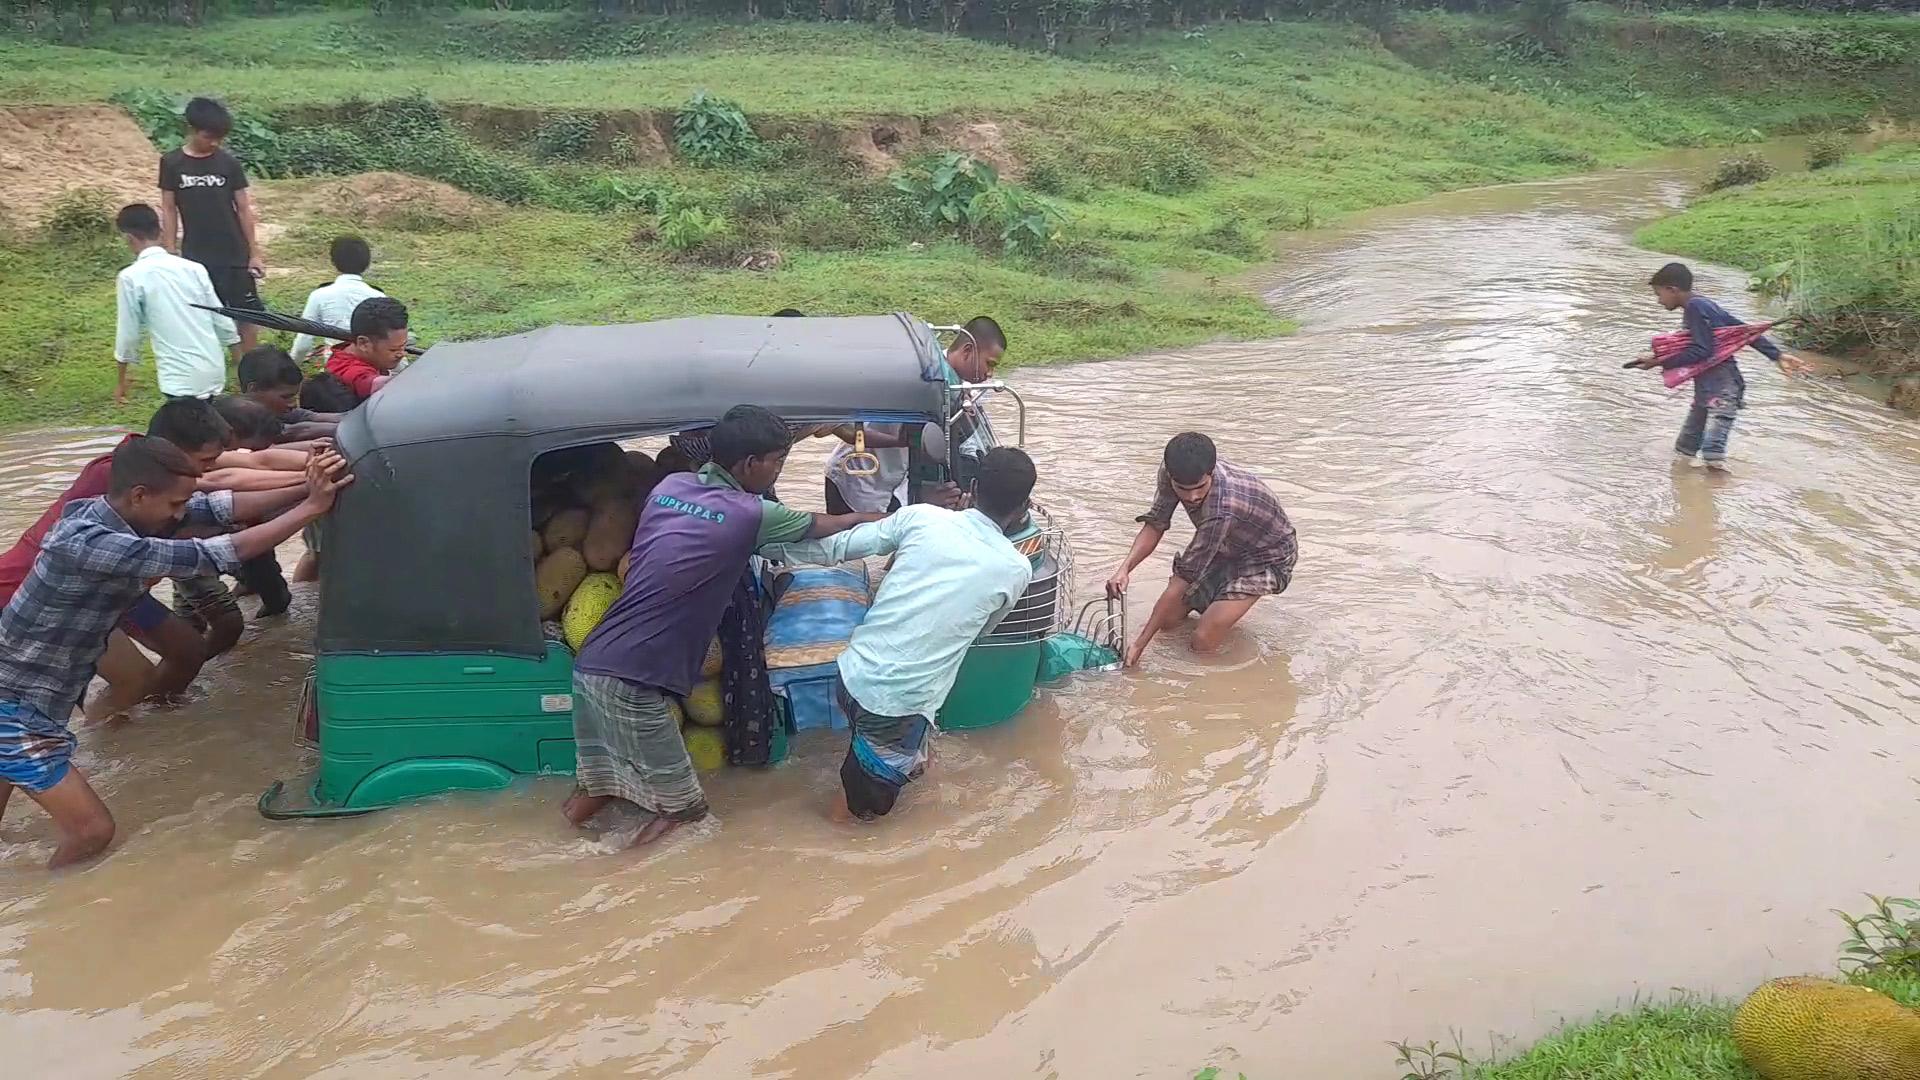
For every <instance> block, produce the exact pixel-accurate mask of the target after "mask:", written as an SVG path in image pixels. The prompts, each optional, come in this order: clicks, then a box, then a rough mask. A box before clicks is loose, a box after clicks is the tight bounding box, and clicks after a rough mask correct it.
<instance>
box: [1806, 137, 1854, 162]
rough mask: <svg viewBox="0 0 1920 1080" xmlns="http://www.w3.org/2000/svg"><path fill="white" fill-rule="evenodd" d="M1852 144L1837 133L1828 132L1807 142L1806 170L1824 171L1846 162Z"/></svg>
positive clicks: (1850, 152)
mask: <svg viewBox="0 0 1920 1080" xmlns="http://www.w3.org/2000/svg"><path fill="white" fill-rule="evenodd" d="M1852 153H1853V143H1852V141H1850V140H1849V139H1848V138H1847V137H1846V136H1845V135H1842V134H1840V133H1839V132H1834V131H1828V132H1822V133H1821V134H1818V135H1815V136H1813V137H1811V138H1809V139H1808V140H1807V168H1809V169H1825V168H1829V167H1831V166H1834V165H1838V164H1840V163H1841V162H1843V161H1845V160H1847V158H1848V157H1849V156H1850V155H1851V154H1852Z"/></svg>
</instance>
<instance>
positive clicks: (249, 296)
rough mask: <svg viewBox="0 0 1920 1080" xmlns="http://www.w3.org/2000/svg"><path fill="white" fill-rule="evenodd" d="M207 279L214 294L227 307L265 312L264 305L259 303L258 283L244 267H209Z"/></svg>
mask: <svg viewBox="0 0 1920 1080" xmlns="http://www.w3.org/2000/svg"><path fill="white" fill-rule="evenodd" d="M207 278H208V279H209V280H210V281H212V282H213V291H214V294H215V295H217V296H219V297H220V302H221V303H222V304H225V305H226V306H227V307H233V308H246V309H248V310H250V311H264V310H266V305H265V304H262V303H261V302H260V285H259V282H258V281H256V280H255V279H254V276H253V273H252V272H251V271H249V270H248V269H247V268H246V267H244V266H209V267H207Z"/></svg>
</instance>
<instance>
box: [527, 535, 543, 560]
mask: <svg viewBox="0 0 1920 1080" xmlns="http://www.w3.org/2000/svg"><path fill="white" fill-rule="evenodd" d="M527 550H528V551H531V552H532V553H533V561H534V562H539V561H540V556H542V555H545V554H546V553H547V542H546V541H545V540H542V539H541V538H540V530H539V529H535V530H533V539H531V540H529V541H527Z"/></svg>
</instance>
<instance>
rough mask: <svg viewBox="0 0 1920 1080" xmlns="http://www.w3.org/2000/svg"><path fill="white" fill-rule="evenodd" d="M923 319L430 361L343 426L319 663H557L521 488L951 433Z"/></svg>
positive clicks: (700, 321)
mask: <svg viewBox="0 0 1920 1080" xmlns="http://www.w3.org/2000/svg"><path fill="white" fill-rule="evenodd" d="M945 374H946V373H945V366H944V354H943V352H942V350H941V348H940V345H939V342H938V341H937V340H936V339H935V337H934V335H933V331H932V330H931V329H930V328H929V327H928V326H927V324H926V323H924V322H922V321H920V320H918V319H915V318H913V317H912V316H909V315H874V316H855V317H846V318H837V317H835V318H799V319H796V318H785V319H781V318H757V317H747V316H707V317H700V318H687V319H669V320H666V321H662V322H655V323H640V324H632V325H624V326H553V327H549V328H547V329H545V330H536V331H533V332H531V333H526V334H515V335H513V336H511V337H503V338H495V339H492V340H487V341H472V342H450V343H446V344H441V345H436V346H434V347H433V348H431V349H429V350H427V353H426V354H425V355H424V356H422V357H420V358H419V359H418V360H416V361H415V362H414V363H413V364H412V365H411V366H410V367H409V368H408V369H407V370H406V371H404V372H402V373H400V374H399V375H398V376H396V377H395V378H394V379H393V380H392V381H391V382H389V383H388V384H387V385H386V386H385V387H383V388H382V389H381V390H380V391H379V393H377V394H375V395H374V397H373V398H372V399H371V400H369V401H368V402H367V403H366V404H365V405H363V406H361V407H360V408H358V409H355V410H354V411H353V412H352V413H350V414H349V415H348V416H347V418H346V419H345V420H344V421H342V422H341V425H340V429H339V432H338V436H337V438H338V442H339V444H340V448H341V450H342V451H343V452H344V453H345V454H346V456H347V458H348V460H349V461H350V462H351V463H352V465H353V472H354V484H353V486H352V487H351V488H348V489H347V490H346V491H345V492H343V493H342V495H341V498H340V500H339V503H338V504H337V505H336V507H335V508H334V512H333V513H332V514H331V515H330V516H329V517H328V518H326V519H323V521H322V523H321V529H320V535H321V540H322V559H323V572H322V575H321V616H320V625H319V647H320V649H321V651H323V652H387V651H392V652H502V653H509V654H515V655H523V656H537V655H540V654H542V653H543V652H544V651H545V648H546V646H545V642H544V640H543V639H542V637H541V634H540V624H539V615H538V608H537V603H536V600H535V597H534V594H533V590H532V587H531V584H530V582H531V573H532V570H531V555H530V552H529V529H530V518H529V507H528V490H527V482H528V477H529V473H530V470H531V468H532V464H533V461H534V459H535V458H537V457H539V456H540V455H541V454H544V453H546V452H548V451H550V450H555V449H559V448H561V447H566V446H576V445H581V444H584V443H590V442H599V441H604V440H610V439H623V438H630V437H636V436H644V435H657V434H663V433H667V432H673V431H682V430H686V429H689V428H696V427H705V426H708V425H710V424H712V423H714V422H716V421H717V420H718V419H719V418H720V417H721V415H723V414H724V413H725V412H726V411H727V410H728V409H730V408H732V407H733V406H735V405H740V404H752V405H761V406H764V407H766V408H769V409H772V410H773V411H774V412H776V413H778V414H780V415H781V416H782V417H783V418H785V419H787V420H790V421H820V422H824V421H832V420H845V419H868V420H876V421H884V420H895V421H904V420H915V419H923V420H928V421H941V420H944V419H945V417H946V415H947V408H948V394H947V386H946V378H945Z"/></svg>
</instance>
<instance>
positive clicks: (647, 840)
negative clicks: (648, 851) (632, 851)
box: [627, 817, 685, 848]
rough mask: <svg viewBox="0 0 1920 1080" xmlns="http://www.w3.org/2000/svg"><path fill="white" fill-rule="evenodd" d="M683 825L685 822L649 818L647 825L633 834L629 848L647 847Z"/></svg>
mask: <svg viewBox="0 0 1920 1080" xmlns="http://www.w3.org/2000/svg"><path fill="white" fill-rule="evenodd" d="M683 824H685V822H681V821H675V820H673V819H672V818H663V817H656V818H649V819H648V820H647V823H646V824H645V825H642V826H640V831H639V832H637V833H634V834H633V842H632V843H631V844H628V845H627V846H628V847H629V848H637V847H645V846H646V845H648V844H651V843H654V842H656V841H658V840H660V839H662V838H664V837H665V836H666V835H667V834H668V833H670V832H672V831H673V830H675V829H677V828H679V827H680V826H681V825H683Z"/></svg>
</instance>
